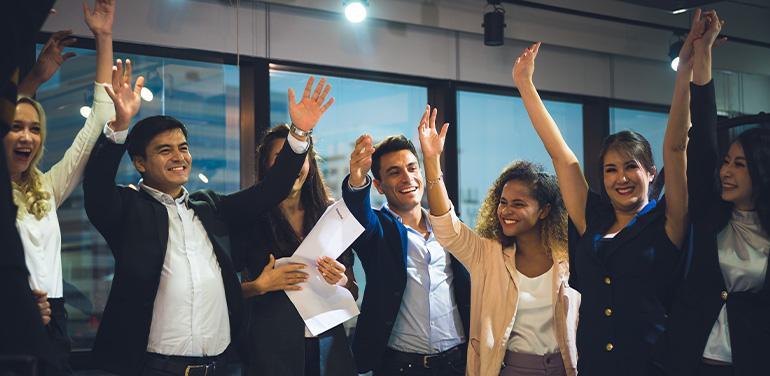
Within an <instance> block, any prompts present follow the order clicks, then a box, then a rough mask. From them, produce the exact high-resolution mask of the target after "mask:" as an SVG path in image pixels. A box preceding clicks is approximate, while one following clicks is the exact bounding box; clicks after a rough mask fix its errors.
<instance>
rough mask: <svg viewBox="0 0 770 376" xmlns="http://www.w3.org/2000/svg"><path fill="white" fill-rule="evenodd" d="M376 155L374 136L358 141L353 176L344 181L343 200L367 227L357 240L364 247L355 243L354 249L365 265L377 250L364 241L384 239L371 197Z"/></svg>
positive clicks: (352, 168) (352, 154)
mask: <svg viewBox="0 0 770 376" xmlns="http://www.w3.org/2000/svg"><path fill="white" fill-rule="evenodd" d="M373 153H374V148H373V147H372V136H370V135H368V134H365V135H361V137H359V138H358V139H357V140H356V146H355V149H354V150H353V152H352V153H350V175H349V176H348V177H347V178H345V179H344V180H343V181H342V199H343V200H345V205H346V206H347V207H348V209H350V213H351V214H353V216H354V217H355V218H356V220H358V222H359V223H361V226H363V227H364V232H363V233H362V234H361V235H360V236H359V237H358V239H356V243H358V244H360V245H361V246H356V243H354V247H353V249H354V250H355V252H356V253H357V254H358V257H359V258H360V259H361V261H362V262H363V263H364V264H366V262H367V260H368V256H369V253H368V252H367V251H368V250H370V249H372V248H374V247H372V246H371V245H365V244H361V242H377V241H380V240H382V239H383V238H384V234H383V231H382V226H381V225H380V220H379V218H377V214H375V213H374V210H373V209H372V206H371V200H370V198H369V194H370V193H371V186H372V182H371V180H370V179H369V178H368V177H367V173H368V172H369V170H370V169H371V168H372V154H373Z"/></svg>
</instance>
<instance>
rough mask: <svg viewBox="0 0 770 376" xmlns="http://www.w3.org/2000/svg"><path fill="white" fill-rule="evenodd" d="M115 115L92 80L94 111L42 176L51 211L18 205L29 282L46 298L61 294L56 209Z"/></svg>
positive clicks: (103, 94) (17, 222)
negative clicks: (36, 212)
mask: <svg viewBox="0 0 770 376" xmlns="http://www.w3.org/2000/svg"><path fill="white" fill-rule="evenodd" d="M114 114H115V107H114V106H113V104H112V100H111V99H110V97H109V96H108V95H107V91H105V90H104V86H102V84H99V83H94V104H93V110H92V111H91V114H90V115H88V119H86V124H85V125H84V126H83V128H82V129H81V130H80V132H78V134H77V136H75V140H74V141H73V142H72V146H70V148H69V149H67V151H66V152H65V153H64V157H63V158H62V159H61V160H60V161H59V162H58V163H56V164H55V165H53V167H51V169H50V170H49V171H48V172H46V173H45V174H43V176H42V183H43V189H44V190H45V191H47V192H48V193H50V194H51V198H50V200H49V203H50V205H51V210H49V211H48V213H47V214H46V215H45V216H44V217H43V218H41V219H40V220H38V219H37V218H35V216H34V215H33V214H30V213H28V212H27V210H26V208H25V207H23V206H21V207H19V213H18V215H17V217H16V218H17V219H16V229H18V231H19V236H20V237H21V243H22V245H23V247H24V259H25V261H26V264H27V268H28V269H29V284H30V286H31V287H32V288H33V289H37V290H40V291H44V292H47V293H48V297H49V298H61V297H62V296H63V284H62V262H61V230H60V229H59V217H58V216H57V215H56V210H57V209H58V208H59V206H60V205H61V204H62V203H63V202H64V201H65V200H66V199H67V197H69V195H70V194H71V193H72V191H73V190H75V187H77V185H78V183H79V182H80V179H81V178H82V177H83V172H84V171H85V168H86V163H87V162H88V157H89V156H90V155H91V150H92V149H93V147H94V144H95V143H96V140H97V139H98V138H99V133H100V132H101V129H102V124H104V123H105V122H108V121H109V120H110V119H112V117H113V116H114ZM40 147H43V145H40Z"/></svg>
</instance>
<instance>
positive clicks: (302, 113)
mask: <svg viewBox="0 0 770 376" xmlns="http://www.w3.org/2000/svg"><path fill="white" fill-rule="evenodd" d="M314 80H315V78H314V77H310V79H309V80H307V85H305V92H304V93H302V99H300V101H299V103H296V98H295V97H294V90H292V89H291V88H289V116H290V117H291V122H292V124H294V126H295V127H297V128H299V129H301V130H303V131H305V132H309V131H311V130H313V127H315V126H316V124H318V120H320V119H321V116H322V115H323V114H324V112H326V110H327V109H329V106H331V105H332V103H334V98H330V99H329V101H328V102H326V104H324V101H325V100H326V96H327V95H328V94H329V90H331V85H326V87H325V88H324V84H325V83H326V78H322V79H321V81H319V82H318V86H316V88H315V90H314V91H313V90H312V89H313V81H314ZM321 89H323V91H322V90H321Z"/></svg>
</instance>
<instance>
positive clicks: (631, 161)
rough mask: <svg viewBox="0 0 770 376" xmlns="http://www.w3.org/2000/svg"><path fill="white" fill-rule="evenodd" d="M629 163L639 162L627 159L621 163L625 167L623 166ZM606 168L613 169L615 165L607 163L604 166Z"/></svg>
mask: <svg viewBox="0 0 770 376" xmlns="http://www.w3.org/2000/svg"><path fill="white" fill-rule="evenodd" d="M629 163H639V162H637V161H636V159H629V160H627V161H625V162H623V165H624V166H625V165H627V164H629ZM607 166H612V167H615V164H614V163H607V164H606V165H604V167H607Z"/></svg>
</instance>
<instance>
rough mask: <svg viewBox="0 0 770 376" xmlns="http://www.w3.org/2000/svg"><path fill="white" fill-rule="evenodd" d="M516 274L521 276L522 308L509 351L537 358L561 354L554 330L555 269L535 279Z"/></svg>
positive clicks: (520, 293)
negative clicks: (553, 289) (553, 291)
mask: <svg viewBox="0 0 770 376" xmlns="http://www.w3.org/2000/svg"><path fill="white" fill-rule="evenodd" d="M516 274H518V275H519V304H518V306H517V309H516V316H515V317H514V319H513V329H511V336H510V337H509V338H508V345H507V348H508V350H510V351H514V352H518V353H524V354H535V355H545V354H550V353H555V352H558V351H559V344H558V343H557V342H556V334H555V331H554V327H553V296H554V294H553V293H552V292H551V288H552V287H553V266H551V268H550V269H548V271H547V272H545V273H543V274H541V275H539V276H537V277H534V278H529V277H527V276H526V275H524V274H522V273H521V272H519V271H518V270H517V271H516Z"/></svg>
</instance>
